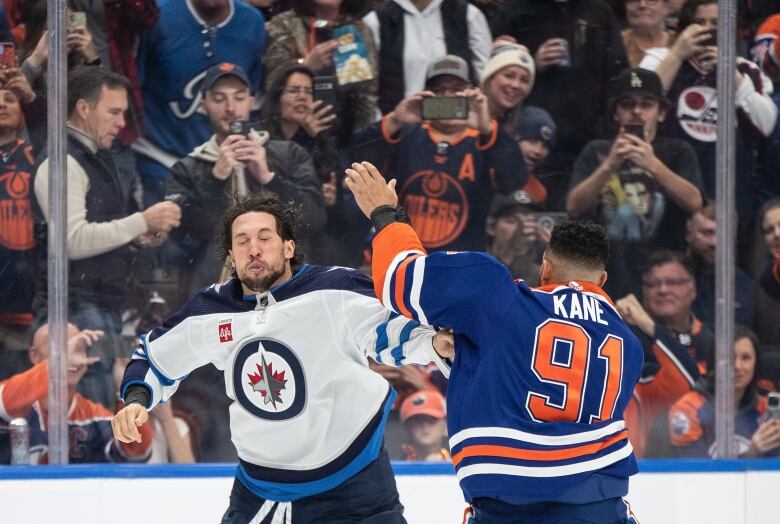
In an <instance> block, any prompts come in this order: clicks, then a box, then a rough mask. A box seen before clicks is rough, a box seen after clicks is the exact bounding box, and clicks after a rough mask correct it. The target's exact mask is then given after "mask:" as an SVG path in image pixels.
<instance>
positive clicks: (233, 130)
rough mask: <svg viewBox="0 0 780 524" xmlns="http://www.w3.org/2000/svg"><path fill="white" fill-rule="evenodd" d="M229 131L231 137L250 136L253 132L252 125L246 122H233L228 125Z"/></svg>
mask: <svg viewBox="0 0 780 524" xmlns="http://www.w3.org/2000/svg"><path fill="white" fill-rule="evenodd" d="M228 130H229V131H230V134H231V135H244V136H247V135H249V132H250V131H252V123H251V122H247V121H246V120H231V121H230V123H229V124H228Z"/></svg>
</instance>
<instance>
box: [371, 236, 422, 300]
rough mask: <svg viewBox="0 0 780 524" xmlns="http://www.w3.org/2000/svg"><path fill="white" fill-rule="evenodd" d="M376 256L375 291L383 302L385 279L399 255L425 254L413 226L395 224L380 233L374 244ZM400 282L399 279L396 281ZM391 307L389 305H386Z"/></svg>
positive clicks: (373, 261)
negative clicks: (408, 252) (410, 253)
mask: <svg viewBox="0 0 780 524" xmlns="http://www.w3.org/2000/svg"><path fill="white" fill-rule="evenodd" d="M372 246H373V248H374V254H373V257H372V259H371V274H372V276H373V279H374V291H375V292H376V296H377V298H378V299H379V300H382V290H384V288H385V278H386V277H387V270H388V269H389V268H390V264H391V263H392V262H393V259H394V258H395V256H396V255H397V254H398V253H401V252H403V251H420V252H422V253H425V248H423V246H422V243H421V242H420V239H419V238H418V237H417V233H415V232H414V229H412V226H410V225H409V224H404V223H402V222H395V223H393V224H390V225H389V226H387V227H385V228H384V229H382V231H380V232H379V233H378V234H377V235H376V236H375V237H374V240H373V242H372ZM396 282H398V279H396ZM385 306H389V304H385Z"/></svg>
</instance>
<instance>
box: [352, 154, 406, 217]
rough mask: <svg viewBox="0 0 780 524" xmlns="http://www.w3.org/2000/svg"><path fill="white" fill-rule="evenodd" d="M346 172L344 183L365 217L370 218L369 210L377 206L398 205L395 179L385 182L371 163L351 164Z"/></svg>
mask: <svg viewBox="0 0 780 524" xmlns="http://www.w3.org/2000/svg"><path fill="white" fill-rule="evenodd" d="M346 173H347V178H346V180H345V182H346V185H347V187H348V188H349V190H350V191H352V194H354V195H355V201H357V204H358V206H359V207H360V210H361V211H363V214H364V215H366V217H368V218H371V212H372V211H373V210H374V209H376V208H378V207H379V206H392V207H396V206H397V205H398V195H397V194H396V193H395V179H393V180H391V181H390V182H385V179H384V178H383V177H382V174H381V173H380V172H379V170H378V169H377V168H376V167H374V166H373V165H372V164H371V163H369V162H361V163H359V164H358V163H355V164H352V168H351V169H347V171H346Z"/></svg>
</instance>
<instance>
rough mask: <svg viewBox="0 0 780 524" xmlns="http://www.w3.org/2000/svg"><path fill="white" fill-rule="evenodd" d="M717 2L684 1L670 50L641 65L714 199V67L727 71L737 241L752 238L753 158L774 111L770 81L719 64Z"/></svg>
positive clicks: (743, 65)
mask: <svg viewBox="0 0 780 524" xmlns="http://www.w3.org/2000/svg"><path fill="white" fill-rule="evenodd" d="M717 23H718V3H717V1H716V0H687V1H686V2H685V4H684V5H683V7H682V9H681V11H680V18H679V24H678V31H679V32H678V34H677V37H676V38H675V40H674V43H673V44H672V45H671V47H670V48H668V49H666V48H660V49H650V50H648V51H647V53H646V55H645V58H644V59H643V60H642V62H641V63H640V67H642V68H646V69H650V70H654V71H655V72H656V73H658V76H659V77H660V78H661V82H662V84H663V87H664V90H665V91H666V95H667V97H668V99H669V102H670V104H669V119H668V120H669V121H668V133H669V136H671V137H674V138H677V139H682V140H685V141H686V142H688V143H689V144H690V145H691V146H692V147H693V149H694V151H695V152H696V156H697V158H698V160H699V167H700V168H701V174H702V179H703V182H704V193H705V196H706V197H707V198H714V197H715V142H716V138H717V136H716V135H717V125H718V109H717V105H716V100H717V86H716V84H717V67H719V66H721V67H723V66H725V67H729V68H730V69H731V70H733V72H734V77H735V82H736V93H735V100H734V102H735V105H736V108H737V117H738V118H737V132H736V134H737V143H736V152H735V153H736V164H737V171H736V206H737V213H738V214H739V219H740V234H738V235H737V236H738V238H744V239H747V238H749V237H751V236H752V232H753V231H752V224H753V223H754V220H755V212H756V208H757V206H756V199H757V197H758V195H757V194H756V192H755V189H754V187H753V177H754V170H755V155H756V152H757V148H758V146H759V144H760V142H761V140H762V139H763V138H764V137H768V136H770V135H771V133H772V132H773V130H774V128H775V123H776V121H777V114H778V108H777V106H776V105H775V103H774V102H773V101H772V99H771V98H770V96H769V95H770V94H771V93H772V90H773V87H772V82H771V80H770V79H769V78H768V77H767V76H766V75H764V74H763V73H762V72H761V70H760V69H759V67H758V66H757V65H756V64H754V63H753V62H750V61H749V60H746V59H744V58H739V57H738V58H737V61H736V64H718V63H717V59H718V48H717V45H716V44H717V39H716V29H717Z"/></svg>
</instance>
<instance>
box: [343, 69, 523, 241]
mask: <svg viewBox="0 0 780 524" xmlns="http://www.w3.org/2000/svg"><path fill="white" fill-rule="evenodd" d="M425 87H426V91H422V92H420V93H418V94H416V95H413V96H410V97H407V98H405V99H403V100H402V101H401V102H400V103H399V104H398V105H397V106H396V108H395V110H393V111H392V112H391V113H389V114H387V115H385V117H384V118H383V119H382V121H381V122H378V123H376V124H374V125H373V126H371V127H370V128H369V129H367V130H366V131H364V132H363V133H360V134H358V135H356V136H355V137H354V146H353V150H352V152H351V155H350V156H351V158H353V159H361V160H368V161H370V162H372V163H373V164H375V165H387V166H388V167H387V168H386V169H384V170H383V173H384V174H385V175H386V176H387V177H388V178H391V179H392V178H394V179H396V180H397V182H398V197H399V202H400V203H401V204H402V205H403V206H404V207H405V208H406V210H407V212H408V213H409V218H410V220H411V224H412V227H414V228H415V230H416V231H417V232H418V234H419V236H420V239H421V240H422V242H423V245H424V246H425V248H426V249H427V250H429V251H440V250H441V251H464V250H474V251H483V250H484V249H485V231H484V226H485V220H486V219H487V216H488V210H489V208H490V202H491V200H492V198H493V194H494V193H505V194H508V193H511V192H513V191H516V190H518V189H520V188H522V187H523V185H524V184H525V183H526V181H527V175H526V173H525V169H524V168H523V167H522V166H523V157H522V155H521V153H520V149H519V148H518V147H517V143H516V142H515V141H514V140H513V139H512V137H511V136H510V135H509V134H508V133H507V132H505V131H504V130H503V129H501V126H499V125H498V123H497V122H496V121H495V120H494V119H493V118H491V117H490V113H489V110H488V102H487V97H485V95H484V94H483V93H482V92H481V91H480V90H479V89H475V88H474V87H473V86H472V84H471V83H470V81H469V67H468V65H467V63H466V61H465V60H463V59H462V58H460V57H458V56H455V55H447V56H445V57H444V58H440V59H438V60H434V61H433V62H431V64H430V65H429V66H428V73H427V81H426V84H425ZM426 103H428V104H429V105H430V106H432V107H433V109H436V110H437V112H439V114H438V115H427V116H428V119H426V118H425V116H424V110H423V107H424V106H425V105H426ZM459 109H463V113H462V114H460V115H458V114H457V113H458V112H459V111H458V110H459ZM432 116H436V117H437V118H431V117H432ZM369 159H370V160H369Z"/></svg>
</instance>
